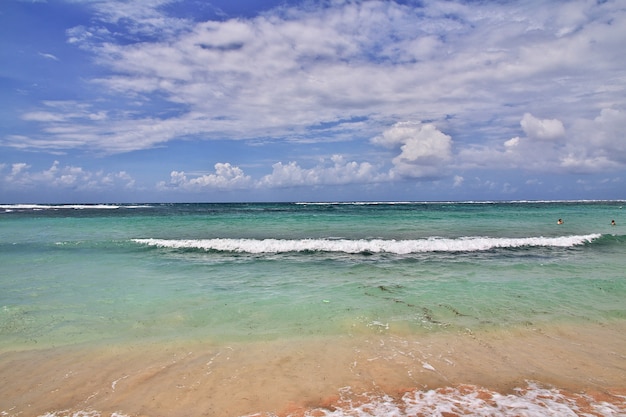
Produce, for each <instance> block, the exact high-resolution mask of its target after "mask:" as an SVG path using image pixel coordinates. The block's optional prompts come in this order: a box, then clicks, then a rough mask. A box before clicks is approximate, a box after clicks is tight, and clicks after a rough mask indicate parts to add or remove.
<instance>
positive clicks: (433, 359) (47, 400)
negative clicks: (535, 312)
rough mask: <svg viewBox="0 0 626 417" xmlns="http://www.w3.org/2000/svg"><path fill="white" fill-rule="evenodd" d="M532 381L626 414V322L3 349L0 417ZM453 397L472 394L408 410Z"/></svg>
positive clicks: (272, 412) (584, 408)
mask: <svg viewBox="0 0 626 417" xmlns="http://www.w3.org/2000/svg"><path fill="white" fill-rule="evenodd" d="M529 381H530V382H529ZM533 384H540V386H541V387H543V388H547V389H552V388H554V389H558V390H559V392H560V393H563V395H564V396H565V397H567V398H570V399H572V400H571V401H573V403H572V404H574V405H573V407H574V408H575V409H576V410H579V411H580V415H582V414H584V413H588V415H598V416H600V415H602V416H604V415H607V416H609V415H610V416H613V415H615V416H620V415H622V416H623V415H626V321H616V322H611V323H603V324H599V323H594V324H587V325H584V326H573V325H549V326H548V325H546V326H539V327H531V326H528V327H522V328H517V329H507V330H501V329H500V330H482V331H476V332H472V331H470V330H468V329H465V330H459V331H456V332H454V331H444V332H435V333H430V334H389V333H388V332H384V331H383V332H381V333H369V334H351V335H343V336H332V337H331V336H324V337H317V338H312V337H306V338H291V339H286V340H285V339H281V340H276V341H262V342H259V341H255V342H246V343H223V344H218V343H212V342H207V341H202V342H200V341H190V342H184V343H183V342H181V341H177V342H172V343H170V342H165V343H164V342H160V343H138V344H128V345H110V346H102V345H100V346H91V345H73V346H65V347H58V348H46V349H35V350H16V351H8V350H5V351H3V352H1V353H0V416H20V417H22V416H25V417H27V416H46V415H47V416H57V417H60V416H122V415H123V416H149V417H156V416H172V417H175V416H185V417H189V416H217V417H222V416H224V417H235V416H244V415H255V416H289V415H291V416H301V415H312V416H322V415H355V416H361V415H441V416H454V415H471V414H473V412H472V407H478V405H477V404H478V403H477V401H479V402H480V401H482V403H481V404H483V405H485V406H491V405H490V404H492V403H493V404H495V406H497V405H498V404H496V403H498V401H499V400H498V398H505V399H506V398H519V396H520V395H522V396H523V395H525V393H526V392H527V390H529V389H530V390H533V388H528V387H529V386H531V387H533V386H534V385H533ZM525 390H526V391H525ZM538 392H539V391H538ZM550 392H554V391H550ZM407 393H411V397H410V398H411V400H410V401H408V400H407ZM429 393H432V395H431V394H429ZM453 393H454V395H457V397H458V396H460V397H463V398H466V399H467V398H470V399H472V401H469V402H467V404H465V405H463V404H462V403H461V402H459V401H458V400H454V399H452V400H450V401H452V403H454V404H456V407H457V408H454V407H452V408H449V407H438V406H437V404H434V405H432V407H431V408H430V409H429V410H430V412H424V414H421V412H418V411H416V410H418V408H419V407H418V408H415V407H417V405H415V407H413V405H414V404H413V403H415V402H417V403H419V402H420V401H423V402H428V401H430V402H433V401H434V402H435V403H436V402H437V401H439V402H441V401H448V400H444V399H445V398H448V397H450V395H452V394H453ZM535 394H536V393H535ZM437 395H439V397H438V396H437ZM467 395H469V397H468V396H467ZM541 395H543V396H544V397H543V398H544V399H543V400H542V401H543V403H546V401H545V398H546V397H548V396H549V395H550V394H539V397H538V398H539V399H541ZM507 396H508V397H507ZM511 396H513V397H511ZM516 396H517V397H516ZM535 396H536V395H535ZM372 398H377V399H376V400H374V402H373V400H372ZM420 398H421V400H420ZM438 398H439V399H438ZM533 398H535V397H533ZM407 401H408V402H407ZM455 401H456V402H455ZM409 403H410V404H409ZM513 403H515V401H513ZM517 403H518V404H519V401H518V402H517ZM543 403H542V404H543ZM557 403H558V401H557ZM376 404H378V405H376ZM381 404H384V406H383V408H382V409H381V410H382V411H380V410H379V411H376V407H379V406H381ZM411 404H413V405H411ZM472 404H473V405H472ZM557 405H558V404H557ZM543 406H546V405H545V404H544V405H543ZM394 407H395V408H394ZM411 407H413V408H411ZM433 407H434V408H433ZM463 407H465V408H463ZM546 407H550V405H549V404H548V405H547V406H546ZM576 407H578V408H576ZM435 409H437V410H438V413H439V414H437V413H434V412H433V410H435ZM476 409H477V408H474V410H476ZM569 409H572V406H570V407H569ZM342 410H343V411H342ZM394 410H398V411H397V412H395V411H394ZM442 410H443V411H442ZM445 410H448V411H445ZM463 410H465V411H463ZM368 413H369V414H368ZM385 413H386V414H385ZM394 413H395V414H394ZM446 413H447V414H446ZM476 414H481V413H478V412H476ZM503 414H505V413H503ZM536 414H537V413H534V412H529V413H523V412H520V413H515V412H514V413H512V414H509V415H536ZM550 414H551V413H550V412H548V411H547V412H546V414H545V415H550ZM558 414H559V413H556V414H553V415H558ZM481 415H482V414H481ZM485 415H496V414H489V413H487V414H485ZM538 415H541V412H539V413H538ZM562 415H568V414H567V413H564V414H562ZM570 415H571V414H570ZM573 415H576V413H574V414H573Z"/></svg>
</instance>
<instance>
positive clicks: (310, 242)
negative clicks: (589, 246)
mask: <svg viewBox="0 0 626 417" xmlns="http://www.w3.org/2000/svg"><path fill="white" fill-rule="evenodd" d="M600 236H601V235H600V234H589V235H579V236H559V237H526V238H494V237H480V236H474V237H459V238H454V239H449V238H439V237H431V238H426V239H413V240H394V239H391V240H385V239H356V240H349V239H220V238H218V239H133V241H134V242H136V243H140V244H144V245H148V246H155V247H160V248H172V249H202V250H207V251H209V250H215V251H223V252H239V253H255V254H261V253H285V252H305V251H310V252H343V253H393V254H410V253H425V252H476V251H486V250H490V249H496V248H519V247H531V246H535V247H536V246H544V247H573V246H577V245H582V244H584V243H588V242H591V241H593V240H594V239H597V238H599V237H600Z"/></svg>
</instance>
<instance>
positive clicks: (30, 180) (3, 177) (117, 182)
mask: <svg viewBox="0 0 626 417" xmlns="http://www.w3.org/2000/svg"><path fill="white" fill-rule="evenodd" d="M6 166H7V164H1V165H0V189H6V190H24V189H30V188H36V187H43V188H45V189H55V188H56V189H74V190H85V191H98V190H104V189H111V188H115V187H121V188H132V187H133V186H134V184H135V180H134V179H133V178H132V177H131V176H130V175H129V174H128V173H126V172H124V171H120V172H117V173H104V172H102V171H98V172H92V171H88V170H85V169H83V168H82V167H76V166H69V165H65V166H62V165H61V164H60V163H59V161H54V163H53V164H52V165H51V166H50V168H48V169H45V170H42V171H33V170H32V169H31V168H32V167H31V166H30V165H28V164H26V163H23V162H19V163H14V164H12V165H11V170H10V172H5V169H4V168H5V167H6Z"/></svg>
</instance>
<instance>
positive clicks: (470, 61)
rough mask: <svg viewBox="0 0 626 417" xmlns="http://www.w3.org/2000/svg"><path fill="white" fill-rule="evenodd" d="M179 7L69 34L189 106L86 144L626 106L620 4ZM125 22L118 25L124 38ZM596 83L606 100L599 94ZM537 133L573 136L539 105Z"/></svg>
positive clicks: (128, 84)
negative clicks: (207, 13) (198, 18)
mask: <svg viewBox="0 0 626 417" xmlns="http://www.w3.org/2000/svg"><path fill="white" fill-rule="evenodd" d="M167 3H168V2H167V1H165V0H152V1H148V2H121V1H96V2H93V3H91V6H92V7H94V8H95V9H96V10H97V17H98V18H99V19H100V20H101V23H102V24H100V25H99V24H98V20H97V19H95V20H94V24H93V26H91V27H76V28H73V29H71V30H69V31H68V41H69V42H73V43H76V44H81V45H82V46H83V47H85V48H88V49H89V50H90V51H92V52H93V53H94V54H95V55H96V59H97V62H98V63H99V64H100V65H102V67H103V68H104V69H105V70H107V69H108V70H109V71H110V72H109V74H108V75H106V74H105V75H103V76H102V77H101V78H100V79H98V80H97V82H98V83H100V84H101V85H103V86H106V87H107V88H108V89H109V91H110V92H112V93H114V94H115V95H117V97H118V98H119V99H120V100H124V99H128V100H136V99H138V98H140V100H144V101H147V102H149V101H150V100H152V99H153V98H154V96H158V97H160V98H163V99H165V100H167V101H169V102H170V103H173V104H174V105H180V106H181V109H183V111H181V112H179V113H178V114H177V115H175V116H171V117H164V118H155V117H151V116H148V115H147V114H141V108H137V109H136V110H137V112H138V113H137V114H134V115H133V116H132V117H129V115H128V114H125V113H123V112H120V113H118V114H116V115H115V117H111V118H110V119H109V120H108V122H107V123H106V124H102V125H97V124H93V123H91V121H90V120H88V119H87V118H82V119H78V118H75V120H73V121H72V123H73V124H75V125H76V131H84V130H87V131H89V135H90V136H91V135H93V136H92V138H93V140H91V139H90V140H88V141H87V142H85V146H88V147H90V148H97V149H104V150H106V151H109V152H126V151H129V150H135V149H143V148H149V147H153V146H155V145H156V144H160V143H165V142H167V141H169V140H172V139H175V138H178V137H180V136H188V135H195V136H199V137H200V136H201V137H204V138H211V137H218V136H219V137H221V138H223V137H229V138H234V139H238V138H254V137H259V136H262V137H284V136H291V137H294V136H297V135H302V134H305V133H307V132H308V128H309V127H310V126H315V125H319V124H320V123H325V122H329V121H330V122H332V121H336V120H346V119H350V118H351V117H353V116H358V117H364V118H366V119H367V124H366V126H361V128H363V127H365V128H366V129H368V132H367V133H366V134H371V135H372V136H374V135H376V134H379V133H380V132H381V131H382V130H383V129H384V126H388V125H389V123H390V122H392V123H393V122H395V121H398V120H442V119H443V118H444V117H445V116H446V115H449V114H452V115H455V117H454V118H452V119H450V121H448V122H447V123H449V124H451V125H453V126H454V128H455V130H457V131H468V130H469V128H470V127H471V128H472V129H474V130H475V133H477V134H480V132H481V131H482V130H484V129H487V128H486V127H479V126H480V124H481V123H485V122H487V121H489V120H490V119H492V118H498V119H500V120H506V119H510V118H511V116H512V115H514V114H515V113H514V112H515V111H516V109H515V107H516V106H519V105H520V103H528V102H533V103H535V104H534V106H535V107H538V108H536V109H529V110H531V111H532V112H533V113H535V114H539V113H544V112H545V111H546V109H545V108H552V109H559V110H558V111H559V114H558V115H557V116H559V120H563V117H561V116H565V115H571V116H572V117H577V116H584V115H586V116H587V117H590V116H589V111H590V110H591V109H592V108H593V106H594V103H597V102H605V103H606V102H614V103H623V102H624V98H623V97H624V94H623V93H624V86H623V81H620V80H621V76H622V75H621V74H622V69H623V67H624V64H626V62H625V60H626V58H623V57H622V56H621V55H620V54H617V52H616V51H617V50H619V47H617V44H618V43H619V42H618V40H619V39H624V36H626V30H625V29H624V27H626V24H623V23H624V22H626V13H625V12H624V11H623V10H622V9H621V8H620V7H619V4H618V3H617V2H612V1H608V2H604V3H602V4H599V5H596V4H595V3H593V4H592V3H590V2H584V1H579V2H573V3H551V4H550V6H546V5H545V4H539V3H537V4H525V5H524V6H523V7H522V6H521V5H519V6H518V5H516V4H515V3H510V4H509V3H493V2H487V3H476V4H474V3H472V4H471V5H469V4H463V3H456V2H427V3H425V4H424V5H423V7H419V8H418V7H409V6H406V5H400V4H398V3H396V2H387V1H368V2H334V3H329V4H328V5H326V6H327V7H302V8H297V7H291V8H288V7H282V8H279V9H276V10H274V11H267V12H265V13H264V14H262V15H260V16H258V17H256V18H252V19H231V20H224V21H207V22H193V21H185V20H184V19H180V18H173V17H171V16H167V15H166V14H165V11H164V10H165V9H164V8H163V7H162V6H163V5H165V4H167ZM609 21H610V22H609ZM110 24H115V25H118V27H117V28H116V29H117V30H116V32H115V33H112V32H109V31H108V30H107V25H110ZM116 36H127V37H129V39H125V40H124V41H123V42H122V41H117V40H116V39H117V38H116ZM136 36H143V37H139V38H137V40H141V42H137V41H133V40H134V37H136ZM146 36H147V37H148V38H146ZM609 85H611V86H614V87H613V88H612V89H611V88H607V87H606V86H609ZM582 88H584V92H588V91H594V92H595V96H594V97H589V96H583V95H582V90H581V89H582ZM505 104H506V105H505ZM539 107H542V108H539ZM95 112H96V113H97V111H95ZM581 113H584V114H581ZM47 117H48V118H49V120H45V118H46V115H45V114H42V113H37V111H32V112H29V115H27V116H26V118H27V119H28V118H30V119H31V120H37V121H39V122H41V123H44V122H48V123H51V124H53V123H55V122H57V121H58V120H57V118H59V117H64V116H63V115H59V114H48V115H47ZM68 117H69V116H68ZM65 119H67V117H66V118H65ZM189 122H192V123H189ZM128 124H130V125H133V126H138V129H137V131H136V132H135V139H136V140H134V141H132V143H133V144H134V146H128V145H124V143H128V142H129V140H128V137H127V135H125V134H124V133H122V134H120V135H119V136H116V134H115V132H125V131H127V130H128V126H127V125H128ZM190 125H193V128H190V127H189V126H190ZM148 127H151V128H148ZM515 128H516V127H515V126H514V124H513V123H511V124H510V125H504V126H501V127H500V129H503V130H508V131H509V132H512V131H513V130H514V129H515ZM372 129H376V130H377V131H378V132H377V133H374V132H375V130H372ZM524 130H525V131H526V133H527V135H528V136H529V137H536V138H544V139H549V138H556V137H559V132H561V133H562V130H561V131H560V126H559V121H558V120H557V119H550V120H539V119H535V118H532V116H530V113H529V117H528V118H527V119H525V121H524ZM155 132H156V134H155ZM45 133H46V135H47V136H49V138H46V139H42V141H41V143H42V145H43V147H44V148H49V144H50V142H51V141H52V140H54V139H59V148H63V147H65V148H67V147H72V146H76V142H75V141H74V140H69V141H67V140H65V139H66V138H64V136H63V133H61V134H58V136H57V133H56V132H55V131H45ZM361 133H362V131H361ZM491 139H492V140H493V139H496V138H494V137H492V138H491ZM317 140H320V141H323V140H325V138H324V137H320V138H318V139H317ZM37 143H38V142H37V141H33V142H32V143H31V144H30V146H33V147H35V146H37ZM407 152H409V150H407Z"/></svg>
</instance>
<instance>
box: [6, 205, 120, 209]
mask: <svg viewBox="0 0 626 417" xmlns="http://www.w3.org/2000/svg"><path fill="white" fill-rule="evenodd" d="M0 208H2V209H6V210H62V209H72V210H84V209H105V210H106V209H118V208H120V206H118V205H114V204H0Z"/></svg>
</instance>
